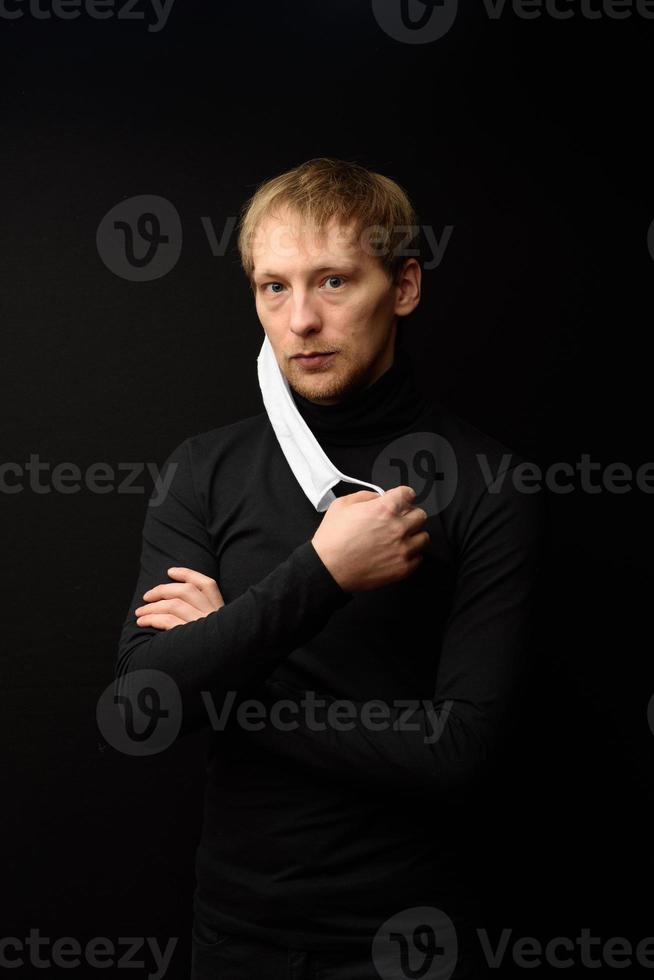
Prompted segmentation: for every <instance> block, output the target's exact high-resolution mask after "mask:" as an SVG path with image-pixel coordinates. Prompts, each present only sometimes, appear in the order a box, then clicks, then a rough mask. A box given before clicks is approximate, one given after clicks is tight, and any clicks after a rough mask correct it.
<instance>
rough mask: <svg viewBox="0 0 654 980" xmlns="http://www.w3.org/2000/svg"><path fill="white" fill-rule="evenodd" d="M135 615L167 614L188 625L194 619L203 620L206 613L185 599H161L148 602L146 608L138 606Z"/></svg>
mask: <svg viewBox="0 0 654 980" xmlns="http://www.w3.org/2000/svg"><path fill="white" fill-rule="evenodd" d="M134 613H135V615H137V616H138V615H139V613H142V614H143V615H144V616H145V615H148V614H150V613H167V614H170V615H172V616H176V617H177V618H178V619H180V620H181V621H182V622H183V623H188V622H189V621H190V620H193V619H202V618H203V616H204V615H205V613H203V612H202V611H201V610H200V609H196V608H195V606H192V605H191V604H190V603H189V602H186V601H185V600H184V599H161V600H160V601H159V602H147V603H146V604H145V605H144V606H138V608H137V609H135V610H134Z"/></svg>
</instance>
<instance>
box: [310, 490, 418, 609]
mask: <svg viewBox="0 0 654 980" xmlns="http://www.w3.org/2000/svg"><path fill="white" fill-rule="evenodd" d="M415 496H416V494H415V491H414V490H412V489H411V487H408V486H400V487H393V488H392V489H391V490H387V491H386V493H385V494H384V496H383V497H380V496H379V494H377V493H373V492H371V491H370V490H359V491H357V492H356V493H350V494H346V495H345V496H344V497H337V498H336V499H335V500H332V502H331V504H330V505H329V507H328V508H327V512H326V513H325V516H324V517H323V519H322V523H321V524H320V526H319V528H318V530H317V531H316V533H315V534H314V536H313V538H312V539H311V541H312V543H313V546H314V548H315V549H316V551H317V552H318V556H319V557H320V558H321V559H322V561H323V563H324V564H325V565H326V566H327V569H328V570H329V571H330V572H331V573H332V575H333V577H334V578H335V579H336V581H337V582H338V584H339V585H340V586H341V588H342V589H345V591H346V592H367V591H368V590H370V589H378V588H380V586H382V585H387V584H389V583H390V582H397V581H399V580H400V579H403V578H407V577H408V576H409V575H411V574H413V572H415V570H416V569H417V568H418V566H419V565H420V563H421V562H422V560H423V558H424V555H423V550H424V548H425V546H426V545H427V543H428V542H429V532H428V531H423V530H422V528H423V527H424V525H425V522H426V520H427V513H426V511H424V510H422V508H420V507H414V505H413V501H414V500H415Z"/></svg>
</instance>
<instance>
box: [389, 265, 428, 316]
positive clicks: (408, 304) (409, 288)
mask: <svg viewBox="0 0 654 980" xmlns="http://www.w3.org/2000/svg"><path fill="white" fill-rule="evenodd" d="M421 285H422V269H421V268H420V263H419V262H418V261H417V260H416V259H414V258H408V259H407V260H406V262H405V263H404V266H403V267H402V269H401V271H400V272H399V273H398V276H397V281H396V285H395V309H394V312H395V313H396V314H397V315H398V316H408V315H409V313H413V311H414V310H415V308H416V306H417V305H418V303H419V302H420V289H421Z"/></svg>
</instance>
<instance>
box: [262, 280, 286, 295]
mask: <svg viewBox="0 0 654 980" xmlns="http://www.w3.org/2000/svg"><path fill="white" fill-rule="evenodd" d="M268 286H282V284H281V282H267V283H266V284H265V286H264V287H263V289H264V292H266V291H267V290H268ZM283 288H284V287H283V286H282V289H283ZM272 292H273V293H275V295H278V293H279V290H277V289H273V290H272Z"/></svg>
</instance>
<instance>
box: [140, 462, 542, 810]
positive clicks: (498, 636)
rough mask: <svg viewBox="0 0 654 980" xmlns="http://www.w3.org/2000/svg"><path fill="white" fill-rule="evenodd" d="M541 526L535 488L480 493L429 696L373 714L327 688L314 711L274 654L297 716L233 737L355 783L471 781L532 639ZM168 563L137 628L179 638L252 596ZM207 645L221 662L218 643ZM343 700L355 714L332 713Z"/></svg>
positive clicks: (407, 785)
mask: <svg viewBox="0 0 654 980" xmlns="http://www.w3.org/2000/svg"><path fill="white" fill-rule="evenodd" d="M543 530H544V510H543V505H542V501H541V499H540V498H539V497H538V496H534V495H533V494H531V495H530V494H524V493H519V492H518V490H517V489H516V488H515V487H513V484H512V483H511V482H510V481H508V480H507V481H505V483H504V489H503V490H502V491H501V493H500V494H492V493H490V491H489V490H488V489H487V490H486V491H485V492H484V493H483V494H482V495H481V497H480V499H479V501H478V502H477V505H476V507H475V508H474V513H473V516H472V518H471V519H470V521H469V522H468V526H467V528H466V531H465V533H464V535H463V540H461V541H460V542H459V560H458V570H457V584H456V590H455V595H454V600H453V605H452V609H451V612H450V616H449V618H448V621H447V623H446V627H445V631H444V637H443V643H442V647H441V651H440V657H439V665H438V672H437V678H436V684H435V689H434V691H433V692H432V694H431V697H430V698H428V699H424V700H421V701H420V702H417V703H416V704H415V705H413V706H408V705H404V704H393V705H387V706H384V708H383V710H382V709H380V710H379V711H378V713H377V720H376V722H375V721H372V720H371V715H370V711H369V710H367V709H368V706H367V705H366V704H364V703H362V702H347V706H346V707H345V709H343V708H342V707H340V708H339V705H338V704H337V703H336V702H335V701H334V699H331V698H327V697H325V696H323V695H321V694H320V692H318V696H319V697H320V699H321V701H322V705H321V706H320V707H319V709H318V714H317V715H316V714H315V713H314V714H313V715H312V717H311V718H309V717H307V712H306V711H305V710H304V707H303V699H304V698H305V696H306V692H304V691H298V690H294V689H292V688H289V687H288V686H287V685H285V684H282V683H281V682H279V681H276V680H272V679H270V674H271V673H272V671H273V669H274V666H275V664H272V663H269V664H268V666H267V668H266V670H265V671H264V672H263V673H262V674H261V675H260V676H259V680H260V681H263V685H264V686H263V688H261V689H260V690H262V691H263V692H264V697H265V700H266V706H267V707H268V708H272V706H273V705H274V704H275V703H277V702H280V701H283V702H285V705H286V711H287V717H288V718H291V719H292V725H290V726H288V725H284V726H281V725H275V724H272V723H270V721H268V722H267V723H266V724H265V725H263V726H262V727H260V728H259V729H256V728H254V727H252V726H248V727H245V726H244V727H242V728H241V729H239V730H238V731H237V733H236V737H238V738H246V739H249V740H252V742H253V743H254V745H255V746H258V748H259V749H260V751H262V752H270V753H273V754H276V755H281V756H283V757H284V758H286V759H288V760H289V761H290V760H292V761H294V762H296V763H299V764H300V765H301V766H308V767H311V768H314V769H318V770H321V771H323V772H328V773H329V772H331V773H333V774H334V775H335V776H337V777H339V778H345V779H351V780H354V781H355V782H357V783H362V782H363V783H364V784H368V785H370V786H377V787H379V786H395V787H398V788H404V789H414V790H417V791H418V792H424V791H427V792H436V793H440V792H442V791H447V792H448V793H452V792H453V791H454V792H456V791H459V790H462V791H465V789H466V788H467V787H468V786H470V785H471V784H474V783H475V781H476V778H477V776H478V775H479V774H481V773H482V772H483V771H484V769H485V766H486V763H487V761H488V758H489V755H490V754H491V753H492V750H493V747H494V745H495V742H496V738H497V736H498V733H499V731H500V728H501V723H502V721H503V718H504V715H505V712H506V709H507V707H508V704H509V702H510V700H511V696H512V693H513V690H514V686H515V681H516V679H517V677H518V675H519V673H520V668H521V665H522V663H523V661H524V658H525V654H526V652H527V649H528V646H529V642H530V638H531V634H532V629H533V618H534V612H535V603H536V598H537V590H538V588H537V587H538V580H539V570H540V564H541V557H542V544H543ZM307 546H308V547H311V545H310V542H308V543H307ZM322 571H323V572H324V574H326V575H329V573H328V572H327V570H326V569H324V567H323V569H322ZM167 574H168V576H169V577H170V578H172V579H174V581H173V582H171V583H165V584H164V583H161V582H160V583H159V584H157V585H155V586H153V587H152V588H150V589H148V590H147V591H146V592H144V593H143V600H144V605H142V606H137V607H136V608H135V609H134V613H135V616H136V625H137V627H138V628H140V629H145V630H150V631H155V632H157V631H161V632H162V633H163V634H166V633H167V634H168V635H169V636H170V635H171V634H174V633H179V635H180V639H181V637H182V635H183V634H184V633H185V632H186V630H187V629H189V630H193V629H194V628H196V627H193V626H188V625H187V624H191V623H194V622H195V623H197V624H199V621H202V620H204V621H206V620H207V619H208V620H211V619H212V618H213V620H216V618H217V619H218V620H220V617H221V616H227V615H228V613H229V611H230V610H232V607H233V606H235V605H237V604H238V603H239V602H240V601H241V599H242V598H243V597H239V599H236V600H235V601H234V602H230V603H228V604H227V605H225V603H224V601H223V598H222V595H221V593H220V588H219V585H218V583H217V581H216V580H215V578H213V577H212V576H211V575H208V574H206V573H205V572H200V571H198V570H197V569H194V568H191V567H170V568H168V569H167ZM271 574H272V575H273V576H274V574H275V573H274V572H273V573H271ZM269 578H270V576H269ZM246 595H247V593H246ZM349 598H351V596H350V597H349ZM180 626H184V627H185V629H184V630H178V627H180ZM314 631H315V630H314ZM262 639H264V640H265V637H263V638H262ZM289 647H290V638H289ZM288 652H290V649H289V650H288ZM242 653H243V655H247V651H242ZM208 655H210V656H211V657H212V660H213V662H216V659H217V658H218V659H219V656H220V647H219V646H218V647H217V646H213V649H212V650H211V651H210V653H209V651H208ZM280 659H281V655H279V654H278V661H279V660H280ZM343 710H345V711H346V712H347V719H346V723H345V724H343V723H342V721H341V723H340V724H335V723H334V720H333V719H334V718H335V717H337V716H338V711H341V719H342V718H343Z"/></svg>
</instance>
